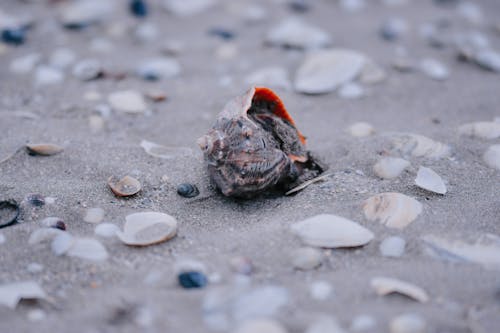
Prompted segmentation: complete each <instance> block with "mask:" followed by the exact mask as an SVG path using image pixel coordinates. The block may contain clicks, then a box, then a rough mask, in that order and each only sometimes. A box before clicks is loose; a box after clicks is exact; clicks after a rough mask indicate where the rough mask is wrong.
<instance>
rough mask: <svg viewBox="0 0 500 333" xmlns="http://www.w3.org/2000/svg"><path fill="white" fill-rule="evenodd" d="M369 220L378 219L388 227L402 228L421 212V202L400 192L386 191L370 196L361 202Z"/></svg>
mask: <svg viewBox="0 0 500 333" xmlns="http://www.w3.org/2000/svg"><path fill="white" fill-rule="evenodd" d="M363 212H364V214H365V217H366V218H367V219H368V220H369V221H377V220H378V221H379V222H380V223H382V224H384V225H386V226H387V227H389V228H397V229H403V228H405V227H406V226H408V225H409V224H410V223H411V222H413V221H414V220H415V219H416V218H417V217H418V215H420V213H421V212H422V204H421V203H420V202H418V201H417V200H415V199H413V198H411V197H408V196H406V195H404V194H401V193H396V192H387V193H381V194H377V195H375V196H373V197H370V198H369V199H368V200H366V201H365V202H364V204H363Z"/></svg>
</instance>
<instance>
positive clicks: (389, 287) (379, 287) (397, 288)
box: [370, 277, 429, 303]
mask: <svg viewBox="0 0 500 333" xmlns="http://www.w3.org/2000/svg"><path fill="white" fill-rule="evenodd" d="M370 284H371V286H372V288H373V289H375V292H376V293H377V295H381V296H384V295H388V294H392V293H398V294H402V295H405V296H407V297H410V298H413V299H414V300H416V301H419V302H422V303H425V302H427V301H428V300H429V296H428V295H427V293H426V292H425V290H423V289H422V288H420V287H418V286H416V285H414V284H411V283H408V282H405V281H402V280H398V279H393V278H387V277H375V278H373V279H372V280H371V281H370Z"/></svg>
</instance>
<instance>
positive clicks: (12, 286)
mask: <svg viewBox="0 0 500 333" xmlns="http://www.w3.org/2000/svg"><path fill="white" fill-rule="evenodd" d="M45 297H47V295H46V294H45V292H44V291H43V289H42V288H41V287H40V285H39V284H38V283H36V282H35V281H22V282H14V283H7V284H3V285H0V304H2V305H5V306H7V307H9V308H11V309H15V308H16V306H17V304H18V303H19V301H21V300H22V299H44V298H45Z"/></svg>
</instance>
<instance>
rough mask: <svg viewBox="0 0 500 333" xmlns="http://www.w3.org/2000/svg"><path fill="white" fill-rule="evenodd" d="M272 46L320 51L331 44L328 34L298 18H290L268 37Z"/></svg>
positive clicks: (276, 27) (274, 28) (267, 39)
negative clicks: (319, 49)
mask: <svg viewBox="0 0 500 333" xmlns="http://www.w3.org/2000/svg"><path fill="white" fill-rule="evenodd" d="M266 42H267V43H269V44H271V45H277V46H284V47H294V48H300V49H318V48H321V47H325V46H328V45H329V44H330V43H331V39H330V36H329V35H328V33H326V32H325V31H323V30H322V29H320V28H317V27H315V26H312V25H309V24H307V23H304V22H302V21H301V20H299V19H296V18H288V19H285V20H284V21H282V22H280V23H278V25H277V26H275V27H273V28H272V29H271V31H269V33H268V34H267V36H266Z"/></svg>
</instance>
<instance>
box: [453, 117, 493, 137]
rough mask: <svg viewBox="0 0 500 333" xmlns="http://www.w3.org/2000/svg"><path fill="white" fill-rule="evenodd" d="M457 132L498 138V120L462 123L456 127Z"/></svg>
mask: <svg viewBox="0 0 500 333" xmlns="http://www.w3.org/2000/svg"><path fill="white" fill-rule="evenodd" d="M458 133H460V134H462V135H467V136H472V137H476V138H480V139H487V140H491V139H497V138H500V122H497V121H479V122H475V123H469V124H464V125H462V126H460V127H459V128H458Z"/></svg>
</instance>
